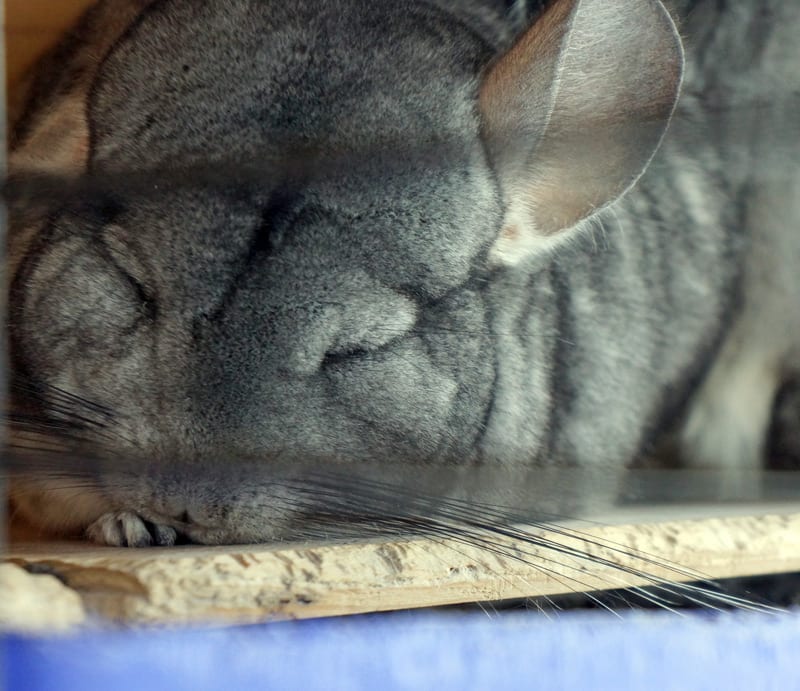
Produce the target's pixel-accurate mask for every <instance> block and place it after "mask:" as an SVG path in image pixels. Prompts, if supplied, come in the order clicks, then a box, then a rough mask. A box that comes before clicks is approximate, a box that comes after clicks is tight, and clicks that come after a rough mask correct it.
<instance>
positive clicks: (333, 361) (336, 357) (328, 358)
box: [322, 345, 369, 368]
mask: <svg viewBox="0 0 800 691" xmlns="http://www.w3.org/2000/svg"><path fill="white" fill-rule="evenodd" d="M368 354H369V350H367V348H364V347H362V346H358V345H355V346H347V347H344V348H332V349H331V350H328V351H327V352H326V353H325V355H324V357H323V358H322V367H323V368H325V367H335V366H336V365H341V364H342V363H344V362H350V361H352V360H358V359H360V358H363V357H365V356H366V355H368Z"/></svg>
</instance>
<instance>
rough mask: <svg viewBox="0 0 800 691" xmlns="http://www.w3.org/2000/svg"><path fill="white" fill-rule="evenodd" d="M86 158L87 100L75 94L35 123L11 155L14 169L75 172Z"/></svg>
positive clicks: (87, 131) (84, 162)
mask: <svg viewBox="0 0 800 691" xmlns="http://www.w3.org/2000/svg"><path fill="white" fill-rule="evenodd" d="M88 158H89V125H88V122H87V115H86V102H85V98H84V97H83V96H82V95H81V94H76V95H74V96H71V97H69V98H67V99H66V100H64V101H62V102H61V103H59V105H58V106H57V107H56V108H54V109H53V110H52V111H50V112H49V113H48V114H47V115H46V116H45V117H44V118H42V119H40V120H39V121H38V122H37V123H35V125H34V127H33V130H32V132H31V133H30V134H29V135H28V137H27V138H26V139H25V140H24V141H23V142H22V144H21V145H20V146H19V147H18V148H17V149H16V150H15V151H14V152H13V154H12V155H11V161H10V166H11V169H12V170H13V171H14V172H15V173H18V172H24V171H27V172H35V173H48V174H51V175H77V174H80V173H82V172H83V171H84V170H85V169H86V165H87V163H88Z"/></svg>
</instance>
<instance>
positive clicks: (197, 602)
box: [7, 505, 800, 624]
mask: <svg viewBox="0 0 800 691" xmlns="http://www.w3.org/2000/svg"><path fill="white" fill-rule="evenodd" d="M698 512H699V513H701V514H704V517H702V518H686V517H685V516H687V515H691V514H697V513H698ZM732 513H738V514H739V515H726V514H732ZM570 527H571V528H573V529H575V530H577V531H579V532H580V534H575V533H573V534H572V535H569V536H566V535H561V536H559V535H555V534H553V533H548V532H544V531H542V530H538V529H536V530H531V531H530V534H531V536H532V537H535V538H536V537H538V538H547V539H551V540H554V541H555V542H557V543H558V544H560V545H564V546H567V547H575V548H577V549H578V550H580V551H581V552H584V553H586V554H589V555H593V556H595V557H600V558H605V559H607V560H609V562H610V563H612V564H617V565H621V566H623V567H632V568H634V569H640V570H645V571H647V573H648V574H649V575H650V576H652V577H656V578H664V579H668V580H671V581H691V580H697V579H698V578H704V577H705V578H715V579H716V578H723V577H733V576H748V575H757V574H766V573H781V572H788V571H796V570H800V507H798V506H797V505H794V506H791V507H762V508H761V509H759V510H755V509H752V508H750V509H748V510H747V511H743V510H738V511H733V510H732V509H725V508H722V507H715V508H714V509H702V510H698V509H696V508H695V509H692V510H689V511H686V510H684V511H683V512H682V513H681V512H680V511H677V510H674V509H673V510H671V511H670V512H668V513H667V514H664V513H663V510H662V513H660V514H653V513H652V512H650V513H645V514H641V513H637V514H634V515H631V514H628V515H625V514H620V515H617V516H616V522H615V523H613V524H607V523H605V524H586V523H584V524H572V525H571V526H570ZM496 544H497V546H498V547H499V548H501V551H502V554H500V553H498V552H497V551H490V550H486V549H479V548H476V547H472V546H469V545H466V544H463V543H460V542H457V541H438V540H431V539H426V538H409V539H406V540H396V539H395V540H366V541H362V542H349V543H340V544H336V543H331V544H302V545H272V546H238V547H192V546H187V547H178V548H170V549H145V550H126V549H111V548H99V547H93V546H89V545H86V544H82V543H59V544H52V543H32V544H17V545H12V547H11V551H10V554H9V555H7V559H8V560H10V561H11V562H13V563H16V564H17V565H20V566H24V567H26V568H32V567H34V568H35V569H36V570H38V571H41V570H47V571H50V572H51V573H53V574H55V575H57V576H58V577H59V578H60V579H61V580H62V581H63V582H64V583H66V584H67V585H68V586H69V587H70V588H71V589H73V590H74V591H75V592H77V593H78V594H80V596H81V598H82V600H83V604H84V606H85V607H86V609H87V611H88V612H90V613H92V614H96V615H100V616H102V617H104V618H107V619H110V620H113V621H117V622H125V623H143V622H145V623H158V624H165V623H171V624H177V623H187V622H194V623H200V622H215V623H220V622H224V623H241V622H256V621H264V620H274V619H293V618H308V617H321V616H330V615H342V614H355V613H363V612H376V611H384V610H394V609H405V608H414V607H428V606H435V605H447V604H457V603H468V602H476V601H497V600H504V599H508V598H520V597H533V596H541V595H554V594H559V593H565V592H573V591H584V590H602V589H608V588H618V587H622V586H632V585H642V584H645V583H647V579H646V578H644V577H640V576H639V577H637V576H632V575H630V574H626V573H623V572H621V571H620V570H619V569H617V568H613V567H612V566H603V565H602V564H598V563H597V562H596V561H593V560H589V559H577V558H573V557H568V556H564V555H559V554H556V553H555V552H553V551H552V550H549V549H545V548H543V547H539V546H535V545H531V544H530V543H527V542H526V543H519V542H514V541H511V540H504V541H501V542H497V543H496Z"/></svg>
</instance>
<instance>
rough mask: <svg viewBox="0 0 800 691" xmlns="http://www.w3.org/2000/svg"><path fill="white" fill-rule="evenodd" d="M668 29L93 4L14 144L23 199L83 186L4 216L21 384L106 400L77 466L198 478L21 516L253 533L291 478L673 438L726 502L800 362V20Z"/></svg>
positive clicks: (241, 4)
mask: <svg viewBox="0 0 800 691" xmlns="http://www.w3.org/2000/svg"><path fill="white" fill-rule="evenodd" d="M671 11H672V13H673V15H672V17H671V15H670V13H669V12H668V11H667V10H666V9H665V8H664V7H663V6H662V5H661V3H659V2H658V1H657V0H633V1H629V0H625V1H622V0H619V1H615V0H582V1H579V0H555V1H554V2H551V3H548V4H547V7H546V8H539V7H538V6H535V3H532V4H531V5H530V6H529V7H526V6H525V5H524V3H519V2H518V3H514V4H513V5H511V6H506V5H505V4H504V3H502V2H491V1H490V0H486V1H485V2H482V1H479V0H475V1H474V2H467V1H464V2H444V1H441V2H433V1H428V2H426V1H422V0H417V1H413V0H401V1H398V0H392V1H389V0H374V1H373V2H368V3H365V2H357V1H356V0H330V1H328V2H324V3H322V2H317V1H316V0H290V1H286V0H282V1H281V2H277V1H272V0H224V1H222V0H218V1H215V2H197V1H196V0H156V1H154V2H150V1H147V0H138V1H134V0H126V1H125V2H123V1H122V0H114V1H110V0H109V1H107V2H101V3H100V4H99V5H98V6H97V7H96V8H95V9H94V10H92V11H91V12H90V13H89V14H88V15H87V16H86V17H85V18H84V20H83V22H82V24H81V25H80V26H79V27H78V28H77V29H76V30H75V31H74V32H73V33H72V34H71V36H70V37H69V38H68V39H67V40H66V41H65V42H64V43H63V44H62V45H61V46H60V48H58V49H57V50H56V51H55V52H53V53H52V54H51V55H50V56H48V57H46V58H45V59H44V60H43V62H42V63H41V65H40V67H39V68H38V71H37V72H36V73H35V74H34V75H33V77H32V78H31V79H30V80H28V82H27V83H26V84H25V86H24V92H23V94H22V96H21V98H20V101H19V103H20V104H21V105H20V107H19V110H18V113H19V116H18V118H17V120H16V123H15V125H14V128H13V130H12V157H11V176H12V182H13V181H22V180H25V179H28V178H30V179H33V178H36V179H48V180H52V179H57V180H65V181H66V182H65V186H66V187H69V185H73V186H74V187H75V189H76V190H78V192H76V193H75V194H60V195H57V196H56V199H55V200H54V201H48V200H47V199H42V198H37V199H34V200H32V199H31V197H30V195H29V196H25V195H20V198H19V199H16V200H14V199H12V201H11V209H10V211H11V236H10V243H9V263H10V275H11V280H10V286H11V287H10V310H9V314H10V335H11V350H12V357H13V363H14V368H15V375H17V376H19V377H24V378H25V381H27V382H30V385H29V386H28V388H27V389H26V391H27V392H28V394H30V392H31V391H32V390H35V391H36V395H35V396H29V398H28V399H26V400H24V401H23V404H24V405H25V406H26V410H30V409H35V410H36V411H37V414H39V415H42V416H44V417H45V418H48V417H49V418H52V419H58V420H61V419H62V418H64V416H68V411H67V412H65V410H64V409H65V407H68V406H66V404H65V403H64V401H65V400H66V399H65V398H64V397H65V396H68V397H70V398H69V399H68V400H70V401H72V405H73V407H75V406H78V407H80V406H79V404H78V403H76V401H80V405H83V406H84V408H85V406H86V405H88V403H87V402H89V403H91V405H94V406H97V407H98V408H97V409H102V410H103V411H104V415H105V417H104V418H103V424H102V430H101V431H102V434H101V433H100V432H99V431H98V429H97V426H92V425H89V426H86V425H84V427H82V428H81V434H82V436H81V439H80V445H79V446H81V448H84V447H85V448H93V449H95V450H99V452H102V453H103V454H106V455H112V456H113V455H114V454H117V455H120V456H125V457H127V458H141V459H142V464H143V467H144V466H145V465H146V467H147V468H150V469H152V468H153V467H155V468H158V466H159V464H163V465H164V466H165V467H166V466H168V465H169V463H170V462H171V461H174V460H175V459H180V460H181V461H182V462H186V463H188V464H189V465H190V467H195V468H196V469H197V471H196V472H189V473H185V474H183V475H181V476H179V477H175V476H174V475H169V473H167V474H166V475H162V476H161V477H159V473H158V472H155V473H154V474H153V475H152V476H150V475H145V474H144V473H143V474H142V475H141V476H138V477H135V478H134V479H130V478H128V479H121V478H120V477H117V476H113V477H111V476H109V477H105V476H103V474H102V473H101V474H98V477H97V478H96V481H95V482H94V483H90V484H86V485H84V486H82V488H81V489H80V490H79V491H78V490H75V488H74V486H73V487H69V488H67V489H64V488H63V487H59V486H58V483H57V482H55V481H47V482H44V483H42V482H41V481H40V480H36V481H35V482H34V481H33V480H29V481H27V482H26V481H25V479H24V478H22V479H21V481H20V483H19V489H18V490H16V495H15V496H16V501H17V503H18V505H19V506H20V507H21V508H22V509H23V510H27V512H28V513H29V514H31V515H35V516H36V518H37V520H39V521H40V522H42V523H44V524H46V525H48V526H49V527H51V528H60V529H63V530H83V529H86V528H87V527H88V526H90V525H91V528H90V529H89V532H90V535H91V536H92V537H94V538H95V539H98V540H100V541H104V542H109V543H114V544H146V543H149V542H150V541H152V540H154V541H156V542H170V541H172V540H174V538H175V531H177V532H178V533H182V534H185V535H186V536H188V537H189V538H190V539H192V540H196V541H199V542H228V541H241V540H264V539H271V538H274V537H278V536H281V535H282V534H283V531H284V530H285V528H286V526H287V525H289V524H291V523H292V521H293V520H294V514H295V513H296V512H295V511H294V508H293V507H296V505H297V502H294V503H293V501H294V500H293V499H292V496H293V495H292V490H291V489H287V487H288V485H281V486H278V484H276V483H270V481H269V480H268V477H267V476H268V469H269V467H270V463H272V462H273V461H274V460H275V459H283V458H286V457H304V458H317V459H337V460H342V459H344V460H351V459H352V460H356V461H359V462H361V461H366V462H370V463H380V464H385V468H386V475H387V477H389V476H391V473H392V467H393V465H396V464H407V463H412V462H414V463H420V464H422V465H424V466H425V467H438V466H440V465H448V466H452V465H456V466H459V465H460V466H464V467H469V466H481V467H493V466H496V467H497V468H506V467H512V466H513V467H517V466H519V467H523V468H525V469H528V470H530V469H533V470H534V471H535V470H536V469H538V468H548V467H549V468H552V467H556V468H558V467H564V468H579V469H584V468H585V469H590V470H592V469H596V470H597V475H596V477H595V476H592V474H591V473H589V475H587V477H595V480H596V479H597V478H600V477H605V478H613V477H615V476H616V475H617V474H618V473H620V472H622V471H624V469H625V468H627V467H629V466H630V465H631V464H632V463H634V462H635V461H637V460H638V459H640V458H641V457H642V456H644V455H647V454H649V453H650V452H652V451H653V450H655V449H656V448H657V447H658V446H659V445H660V444H661V443H662V442H663V441H664V440H665V439H666V438H667V437H672V438H674V439H677V442H678V448H679V449H680V451H681V458H682V460H681V462H682V463H688V464H693V465H709V464H711V465H717V466H725V467H728V468H729V469H730V472H729V473H728V474H727V475H726V476H725V477H727V478H729V480H730V484H731V486H732V487H735V485H736V482H737V473H739V472H740V471H741V470H742V469H752V468H754V467H757V466H758V464H760V463H761V462H762V458H763V446H764V438H765V434H766V430H767V427H768V425H769V422H770V413H771V407H772V402H773V398H774V396H775V393H776V391H777V390H778V389H779V387H780V386H781V385H782V383H783V382H784V381H785V380H786V379H787V378H788V377H789V376H790V374H791V373H792V371H793V370H795V371H796V370H797V368H798V364H800V353H799V352H798V346H799V345H800V301H799V300H798V299H797V297H798V295H800V271H798V269H800V229H798V220H800V203H798V201H797V199H800V194H798V193H800V176H799V175H798V172H799V171H798V165H797V161H798V160H800V159H798V157H797V145H796V139H797V136H796V135H797V134H798V132H797V130H798V127H797V124H796V116H795V110H796V106H797V93H798V87H800V71H799V70H798V69H797V67H798V66H800V47H799V44H798V43H797V41H795V40H794V38H793V35H794V33H795V32H796V31H797V30H798V29H800V7H795V5H794V3H786V2H777V1H773V0H768V1H766V2H762V3H758V4H756V3H749V2H740V3H735V2H730V3H713V2H703V1H698V2H684V3H682V4H681V6H673V7H672V8H671ZM676 24H677V27H678V28H677V29H676ZM681 39H683V40H681ZM684 46H685V52H684ZM20 186H21V187H24V186H23V185H21V184H20ZM20 398H21V399H22V398H24V397H23V396H20ZM83 415H84V416H85V415H86V413H85V410H84V413H83ZM235 458H246V459H256V463H257V465H258V467H260V468H262V469H267V472H266V475H265V476H264V477H260V479H259V481H257V482H255V481H253V482H248V481H247V479H246V478H245V477H244V476H242V474H241V473H240V470H239V469H237V468H236V467H235V466H234V464H233V461H232V460H231V459H235ZM209 468H214V469H216V470H217V471H219V473H221V474H222V475H224V476H226V481H222V482H220V481H219V480H215V481H213V482H210V481H206V479H205V478H204V477H203V472H204V469H205V470H207V469H209ZM219 473H218V474H219ZM593 482H594V480H593ZM602 484H603V483H602V482H599V481H598V482H597V484H596V485H593V484H592V483H589V484H588V485H587V486H585V487H582V488H580V492H582V493H584V494H586V493H591V492H592V491H596V492H597V493H602V492H603V491H604V490H603V488H602V487H601V485H602ZM609 484H610V485H611V486H613V485H614V482H610V483H609ZM567 494H569V492H567ZM555 499H558V497H556V498H555ZM558 505H559V504H558V501H554V503H553V506H558ZM45 507H46V508H45ZM550 508H553V507H552V506H550ZM143 521H146V522H148V523H145V522H143Z"/></svg>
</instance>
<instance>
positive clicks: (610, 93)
mask: <svg viewBox="0 0 800 691" xmlns="http://www.w3.org/2000/svg"><path fill="white" fill-rule="evenodd" d="M682 75H683V50H682V47H681V41H680V38H679V36H678V33H677V31H676V29H675V25H674V24H673V22H672V19H671V18H670V16H669V14H668V13H667V11H666V10H665V9H664V7H663V5H662V4H661V3H660V2H659V1H658V0H555V2H553V4H552V5H551V6H550V7H549V8H548V10H547V11H546V12H545V13H544V14H543V15H542V16H541V17H540V18H539V20H538V21H537V22H536V23H535V24H534V25H533V26H532V27H531V28H530V29H529V30H528V31H527V32H526V33H525V34H524V35H523V36H522V37H521V38H520V39H519V41H518V42H517V43H516V44H515V45H514V46H513V47H512V48H511V50H509V52H508V53H507V54H506V55H504V56H503V57H501V58H500V59H499V60H498V61H497V62H496V63H495V64H494V65H493V66H492V67H491V68H490V69H489V70H488V72H487V73H486V75H485V77H484V79H483V83H482V85H481V90H480V111H481V116H482V119H483V136H484V139H485V142H486V144H487V147H488V150H489V154H490V156H491V158H492V162H493V165H494V166H495V169H496V170H497V172H498V175H499V179H500V185H501V189H502V193H503V196H504V198H505V202H506V210H507V211H506V218H505V223H504V227H503V232H502V234H501V236H500V237H499V238H498V239H497V241H496V243H495V246H494V248H493V250H492V260H493V261H494V262H495V263H501V264H514V263H516V262H518V261H520V260H521V259H523V258H524V257H526V256H528V255H530V254H531V253H532V252H535V251H536V250H537V249H540V248H543V247H546V246H547V245H548V244H550V243H552V241H553V240H554V239H555V238H557V237H559V236H560V235H561V234H562V233H563V231H566V230H568V229H570V228H574V227H575V226H577V225H578V224H580V222H581V221H583V220H584V219H586V218H588V217H589V216H591V215H592V214H593V213H595V212H596V211H598V210H600V209H601V208H603V207H604V206H606V205H607V204H609V203H610V202H612V201H614V200H615V199H616V198H618V197H619V196H620V195H621V194H623V193H624V192H626V191H627V190H628V189H629V188H630V187H631V186H632V185H633V184H634V183H635V182H636V180H637V179H638V178H639V177H640V176H641V174H642V173H643V172H644V170H645V168H646V167H647V165H648V163H649V162H650V159H651V158H652V157H653V154H654V153H655V151H656V149H657V148H658V145H659V143H660V142H661V138H662V137H663V135H664V131H665V130H666V128H667V124H668V123H669V120H670V117H671V115H672V112H673V110H674V107H675V103H676V100H677V98H678V93H679V91H680V85H681V79H682Z"/></svg>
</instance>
